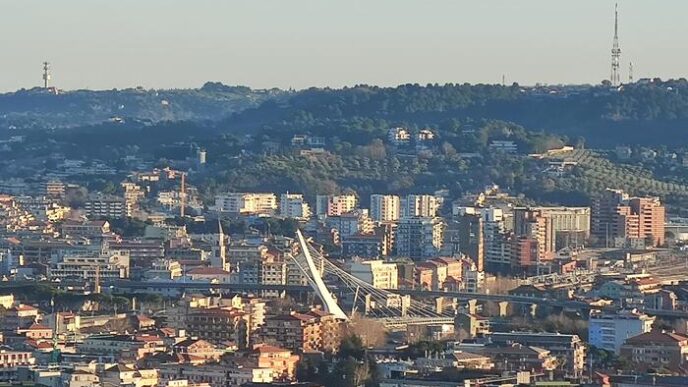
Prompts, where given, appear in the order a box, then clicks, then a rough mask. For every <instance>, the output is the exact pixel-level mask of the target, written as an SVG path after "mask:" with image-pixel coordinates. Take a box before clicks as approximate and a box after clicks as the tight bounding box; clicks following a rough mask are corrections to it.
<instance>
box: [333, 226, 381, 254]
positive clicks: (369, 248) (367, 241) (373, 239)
mask: <svg viewBox="0 0 688 387" xmlns="http://www.w3.org/2000/svg"><path fill="white" fill-rule="evenodd" d="M387 237H388V236H387V235H386V234H385V233H382V232H377V233H375V234H368V235H365V234H356V235H349V236H346V237H342V238H341V243H342V256H344V257H361V258H379V257H386V256H387V255H389V250H388V248H389V247H388V246H389V243H388V241H387Z"/></svg>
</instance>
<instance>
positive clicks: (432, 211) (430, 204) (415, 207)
mask: <svg viewBox="0 0 688 387" xmlns="http://www.w3.org/2000/svg"><path fill="white" fill-rule="evenodd" d="M440 204H441V203H440V200H439V199H438V198H437V197H435V196H433V195H408V196H406V198H405V199H404V201H403V203H402V206H403V211H402V214H401V216H421V217H435V216H437V211H439V209H440Z"/></svg>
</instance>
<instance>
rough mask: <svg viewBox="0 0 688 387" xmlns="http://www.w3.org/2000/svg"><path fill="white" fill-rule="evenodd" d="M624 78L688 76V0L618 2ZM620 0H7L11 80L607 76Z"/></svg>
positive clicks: (296, 83) (293, 83) (271, 81)
mask: <svg viewBox="0 0 688 387" xmlns="http://www.w3.org/2000/svg"><path fill="white" fill-rule="evenodd" d="M619 11H620V32H619V35H620V41H621V48H622V71H623V72H622V73H623V77H622V79H624V80H625V79H626V78H627V71H628V62H629V60H631V61H633V63H634V67H635V77H636V78H641V77H649V76H652V77H654V76H659V77H661V78H671V77H682V76H686V72H687V71H688V50H687V48H688V43H687V42H686V36H688V23H687V22H686V17H687V16H686V15H688V1H686V0H661V1H659V0H620V1H619ZM613 13H614V2H613V1H611V0H609V1H608V0H575V1H574V0H570V1H559V0H473V1H464V0H416V1H411V0H366V1H355V0H338V1H330V0H242V1H238V0H237V1H233V0H186V1H178V0H108V1H104V0H103V1H101V0H43V1H39V0H0V90H2V91H8V90H15V89H18V88H22V87H26V88H28V87H33V86H36V85H39V84H40V83H41V62H42V61H43V60H48V61H50V62H52V65H53V83H54V84H55V85H56V86H58V87H60V88H64V89H75V88H94V89H108V88H113V87H117V88H123V87H129V86H139V85H140V86H144V87H147V88H148V87H154V88H173V87H199V86H200V85H202V84H203V83H204V82H205V81H208V80H211V81H221V82H223V83H226V84H242V85H247V86H251V87H257V88H265V87H273V86H276V87H281V88H288V87H294V88H304V87H309V86H332V87H341V86H343V85H354V84H359V83H367V84H377V85H396V84H400V83H416V82H417V83H421V84H425V83H429V82H432V83H434V82H438V83H445V82H472V83H475V82H486V83H497V82H501V78H502V74H505V75H506V80H507V82H508V83H511V82H514V81H516V82H519V83H521V84H534V83H536V82H540V83H597V82H599V81H600V80H602V79H606V78H608V77H609V72H610V70H609V67H610V66H609V63H610V49H611V43H612V33H613Z"/></svg>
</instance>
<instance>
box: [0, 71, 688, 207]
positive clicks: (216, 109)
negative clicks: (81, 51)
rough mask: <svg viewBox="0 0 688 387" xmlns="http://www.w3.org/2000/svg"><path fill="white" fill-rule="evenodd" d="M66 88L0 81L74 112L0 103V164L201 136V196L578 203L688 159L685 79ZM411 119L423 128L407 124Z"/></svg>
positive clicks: (122, 158)
mask: <svg viewBox="0 0 688 387" xmlns="http://www.w3.org/2000/svg"><path fill="white" fill-rule="evenodd" d="M72 93H73V94H65V95H61V96H60V95H58V96H54V95H47V94H45V93H43V92H39V91H36V90H32V91H20V92H17V93H13V94H5V95H1V96H0V102H3V101H12V103H14V104H15V108H14V109H15V110H14V111H12V109H13V108H12V107H8V105H2V108H0V109H4V111H5V115H3V116H2V117H4V118H3V119H4V120H8V119H9V118H8V117H17V116H21V115H24V116H26V117H24V118H26V119H27V120H28V119H29V118H28V117H29V116H31V115H30V114H25V113H21V111H22V110H21V109H19V108H16V106H17V104H19V105H21V103H23V104H25V106H24V109H25V110H27V109H28V106H29V105H30V104H31V103H36V104H38V106H39V107H38V108H37V109H36V111H35V112H34V113H32V114H34V116H33V117H34V118H35V117H40V116H41V114H44V113H45V112H50V111H51V109H52V110H54V113H55V115H57V116H61V115H64V117H71V118H70V119H71V120H72V121H71V122H72V123H73V125H70V126H69V127H59V128H54V129H53V130H46V128H45V127H42V126H40V125H38V124H36V125H35V126H31V127H26V128H23V129H18V128H15V129H12V130H4V131H3V130H2V122H6V121H3V119H0V136H4V137H5V138H8V137H9V136H10V135H18V134H20V135H23V136H24V141H23V142H21V143H9V144H7V145H5V146H4V149H3V150H2V151H3V152H4V156H5V157H4V161H0V170H1V171H2V173H3V174H4V175H5V176H8V177H11V176H21V175H22V174H26V173H28V172H27V171H33V172H35V168H36V165H38V167H42V168H44V170H45V171H50V170H52V169H53V168H56V167H57V166H58V165H59V163H60V160H62V159H64V158H68V159H77V160H85V161H87V162H92V161H94V160H98V161H99V162H104V163H106V164H108V165H111V166H113V167H115V168H117V169H118V170H119V171H121V175H119V176H122V177H123V176H124V175H125V174H126V173H127V172H128V168H129V167H130V165H131V164H130V163H129V162H130V160H131V159H132V158H133V160H138V161H137V162H138V163H139V164H140V163H141V162H145V163H148V164H149V165H151V166H159V167H164V166H172V167H175V168H189V167H191V168H193V164H189V163H188V160H189V159H193V158H194V157H195V152H196V151H197V149H199V148H204V149H206V150H207V154H208V164H207V165H206V166H205V167H204V168H203V169H201V170H195V171H194V173H193V174H191V175H190V181H191V183H192V184H194V185H196V186H198V188H199V190H200V192H201V194H202V195H203V197H204V199H205V200H206V201H208V202H210V201H212V198H213V196H214V195H215V194H217V193H220V192H226V191H241V190H262V191H266V190H269V191H274V192H282V191H286V190H290V191H294V192H297V191H298V192H304V193H306V194H307V195H308V196H313V195H315V194H318V193H331V192H340V191H347V190H354V191H356V192H357V193H358V194H359V195H360V196H361V197H362V198H365V197H366V196H367V195H368V194H369V193H372V192H396V193H410V192H431V191H434V190H440V189H445V190H448V191H449V192H450V194H451V195H452V196H454V197H457V196H459V195H461V194H463V193H466V192H470V191H475V190H479V189H482V188H483V187H484V186H486V185H489V184H495V183H496V184H499V185H500V186H502V187H503V188H505V189H507V190H509V191H510V192H512V193H514V194H517V195H519V194H524V195H526V198H525V199H534V200H538V201H542V202H547V203H561V204H586V203H589V201H590V198H591V197H592V196H594V195H595V194H597V193H598V192H600V191H601V190H604V189H605V188H606V187H607V186H610V187H611V186H613V187H614V188H624V189H627V190H628V191H630V192H631V193H637V194H650V195H660V196H662V198H663V199H665V200H666V201H667V202H669V203H670V204H674V205H676V206H682V205H684V204H688V193H686V188H685V187H686V186H688V173H686V172H687V171H688V170H687V169H686V167H684V165H688V164H687V163H683V162H682V160H683V159H685V158H686V155H687V154H688V148H687V146H688V143H687V142H686V139H688V136H684V135H682V133H683V132H684V131H685V130H688V128H686V125H687V123H688V82H686V81H685V80H683V79H681V80H674V81H660V80H648V81H642V82H638V83H634V84H631V85H624V86H623V87H620V88H611V87H610V86H609V85H598V86H538V87H521V86H519V85H516V84H514V85H510V86H500V85H468V84H447V85H426V86H420V85H401V86H398V87H395V88H381V87H374V86H356V87H350V88H344V89H308V90H303V91H299V92H284V91H278V90H272V91H259V92H256V91H253V90H250V89H248V88H242V87H230V86H225V85H222V84H218V83H208V84H206V85H204V86H203V88H201V89H198V90H175V91H167V92H162V91H144V90H138V89H132V90H126V91H121V92H119V91H112V92H89V91H80V92H72ZM165 93H169V94H165ZM132 95H134V96H136V98H134V101H139V105H138V109H139V110H137V111H132V112H131V115H132V117H138V118H140V119H134V120H125V122H112V121H111V120H105V121H101V122H94V121H93V120H94V117H96V116H97V115H93V114H91V113H88V114H87V113H84V114H86V115H87V116H88V117H90V118H83V119H82V118H80V117H79V115H78V114H77V115H76V116H70V114H71V112H72V111H79V106H81V105H82V104H86V105H88V106H91V107H90V108H88V109H92V110H93V109H95V110H97V111H100V110H98V109H100V108H98V109H96V108H95V107H93V106H95V105H89V104H93V103H94V102H93V101H100V102H98V103H99V104H101V105H103V104H105V105H107V106H109V109H114V107H116V106H118V105H121V104H125V105H126V104H129V106H131V105H132V102H131V101H130V100H129V99H131V98H133V97H132ZM77 96H79V97H78V98H77ZM52 98H56V99H55V100H52ZM75 98H76V99H75ZM79 98H82V99H79ZM175 98H176V99H175ZM161 99H165V100H167V101H170V102H169V103H170V105H169V106H174V109H178V106H182V107H184V106H186V107H184V108H183V109H182V108H179V109H180V111H182V112H186V113H180V114H179V115H177V116H173V117H172V116H171V117H168V119H165V118H164V117H163V118H161V117H160V116H156V114H157V113H155V112H156V111H158V110H159V109H160V106H159V104H160V100H161ZM44 100H45V101H48V102H43V101H44ZM125 100H126V101H129V102H126V101H125ZM17 101H20V102H21V101H23V102H21V103H19V102H17ZM89 101H90V102H89ZM104 101H106V102H104ZM141 101H148V102H141ZM184 101H186V102H184ZM203 101H205V102H203ZM208 101H211V102H208ZM206 102H207V103H206ZM64 104H67V105H69V106H68V107H65V106H64ZM134 105H135V104H134ZM169 106H168V107H167V108H165V109H168V108H169ZM88 109H86V110H87V111H89V110H88ZM184 109H186V110H184ZM92 110H91V112H92ZM36 112H38V113H36ZM41 112H43V113H41ZM89 114H90V115H89ZM151 117H153V118H151ZM185 117H186V118H185ZM189 117H190V118H189ZM144 118H145V120H148V121H145V120H144ZM155 120H158V121H159V122H153V121H155ZM37 122H38V121H37ZM395 127H404V128H406V129H408V131H409V132H410V133H411V137H412V138H411V139H410V140H409V142H408V143H405V144H394V143H392V142H391V141H390V140H389V139H388V131H389V129H390V128H395ZM420 130H429V131H430V132H432V134H433V137H432V138H431V139H426V140H422V141H421V140H419V139H418V137H417V136H418V134H419V133H420ZM294 136H306V137H311V138H315V139H318V141H317V145H316V146H314V147H315V148H318V149H319V150H318V153H317V154H309V153H308V152H309V149H310V148H311V146H310V145H308V144H300V145H299V144H293V143H292V139H293V138H294ZM500 140H506V141H511V142H513V143H514V144H515V146H516V152H514V153H509V152H500V151H495V149H493V148H492V147H491V144H492V143H493V142H494V141H500ZM562 145H571V146H574V147H575V148H576V149H585V148H593V149H596V150H598V152H597V153H576V154H575V155H574V156H571V157H572V158H573V161H575V162H576V163H577V164H576V165H575V166H573V167H570V168H568V169H567V170H565V171H560V172H558V173H555V174H553V173H552V171H550V170H549V169H548V168H549V166H548V162H549V161H551V160H541V159H534V158H532V157H529V154H531V153H539V152H543V151H546V150H548V149H552V148H558V147H561V146H562ZM618 145H629V146H630V148H632V149H633V153H634V154H635V155H636V156H637V155H639V154H644V153H646V152H645V151H644V150H643V149H645V148H654V149H656V150H657V152H654V151H653V152H654V153H655V154H656V155H657V156H656V157H653V158H650V159H648V158H647V157H642V158H640V157H635V156H634V157H633V158H631V159H628V160H619V159H617V158H616V157H615V156H614V154H613V153H614V152H613V150H614V148H615V147H616V146H618ZM600 150H601V151H600ZM304 151H305V152H306V153H305V154H304V153H302V152H304ZM22 159H23V160H24V161H25V162H23V163H18V162H17V161H21V160H22ZM37 163H39V164H37ZM41 163H42V164H41ZM17 165H21V168H18V167H17ZM70 179H72V180H74V181H76V182H77V183H82V184H85V185H86V186H87V187H89V188H93V189H98V187H100V186H102V185H103V184H104V183H105V181H104V180H103V179H104V178H103V177H102V176H96V177H93V176H71V177H70Z"/></svg>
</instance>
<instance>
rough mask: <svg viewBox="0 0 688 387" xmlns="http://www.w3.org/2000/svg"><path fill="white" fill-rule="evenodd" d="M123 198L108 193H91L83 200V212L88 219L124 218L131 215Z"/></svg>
mask: <svg viewBox="0 0 688 387" xmlns="http://www.w3.org/2000/svg"><path fill="white" fill-rule="evenodd" d="M131 210H132V209H131V208H129V207H128V206H127V204H126V203H125V200H124V198H121V197H117V196H109V195H92V196H91V197H89V198H88V200H86V202H84V213H85V214H86V217H88V218H89V219H97V218H114V219H118V218H125V217H130V216H132V212H131Z"/></svg>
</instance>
